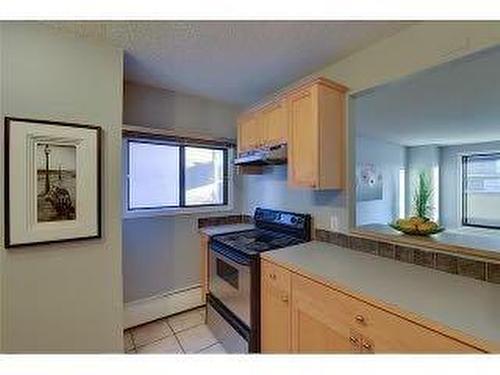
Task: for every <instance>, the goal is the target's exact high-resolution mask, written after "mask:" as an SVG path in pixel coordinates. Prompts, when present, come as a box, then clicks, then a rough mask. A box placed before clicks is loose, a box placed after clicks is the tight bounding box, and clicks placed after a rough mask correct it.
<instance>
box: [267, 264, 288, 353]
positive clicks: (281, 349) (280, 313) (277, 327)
mask: <svg viewBox="0 0 500 375" xmlns="http://www.w3.org/2000/svg"><path fill="white" fill-rule="evenodd" d="M290 277H291V273H290V272H288V271H287V270H286V269H284V268H281V267H278V266H275V265H274V264H272V263H269V262H265V261H264V262H262V266H261V296H262V297H261V351H262V352H263V353H290V351H291V346H290V287H291V284H290V283H291V278H290Z"/></svg>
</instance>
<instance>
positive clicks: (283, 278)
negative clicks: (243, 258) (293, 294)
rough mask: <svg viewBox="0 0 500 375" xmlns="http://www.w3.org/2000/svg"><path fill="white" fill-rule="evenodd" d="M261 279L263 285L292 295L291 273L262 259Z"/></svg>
mask: <svg viewBox="0 0 500 375" xmlns="http://www.w3.org/2000/svg"><path fill="white" fill-rule="evenodd" d="M261 279H262V283H263V284H267V285H269V286H270V287H272V288H276V289H279V290H282V291H283V292H286V293H290V271H288V270H287V269H285V268H283V267H280V266H277V265H275V264H274V263H271V262H268V261H266V260H264V259H262V262H261Z"/></svg>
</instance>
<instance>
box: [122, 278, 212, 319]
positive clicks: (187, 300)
mask: <svg viewBox="0 0 500 375" xmlns="http://www.w3.org/2000/svg"><path fill="white" fill-rule="evenodd" d="M201 305H203V302H202V298H201V286H199V285H196V286H193V287H190V288H186V289H182V290H177V291H174V292H171V293H164V294H159V295H156V296H152V297H148V298H144V299H140V300H137V301H132V302H127V303H126V304H125V306H124V317H123V326H124V328H130V327H134V326H137V325H140V324H144V323H147V322H151V321H153V320H156V319H160V318H163V317H165V316H168V315H172V314H176V313H179V312H182V311H185V310H189V309H192V308H195V307H198V306H201Z"/></svg>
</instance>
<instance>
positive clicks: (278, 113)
mask: <svg viewBox="0 0 500 375" xmlns="http://www.w3.org/2000/svg"><path fill="white" fill-rule="evenodd" d="M261 114H262V123H263V124H262V126H263V128H264V133H265V134H264V135H265V136H264V142H263V143H264V145H265V146H276V145H279V144H283V143H287V132H288V118H287V117H288V113H287V111H286V100H280V101H276V102H273V103H271V104H269V105H268V106H266V107H264V108H263V109H262V111H261Z"/></svg>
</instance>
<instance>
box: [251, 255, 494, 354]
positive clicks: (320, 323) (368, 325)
mask: <svg viewBox="0 0 500 375" xmlns="http://www.w3.org/2000/svg"><path fill="white" fill-rule="evenodd" d="M261 284H262V288H261V291H262V298H261V300H262V306H261V311H262V319H261V321H262V327H261V328H262V329H261V332H262V337H261V340H262V352H264V353H481V352H484V351H481V350H479V349H477V348H475V347H473V346H470V345H467V344H466V343H463V342H461V341H458V340H456V339H454V338H452V337H449V336H447V335H446V334H444V333H441V332H436V331H434V330H432V329H429V328H427V327H423V326H421V325H419V324H416V323H414V322H411V321H409V320H406V319H404V318H401V317H399V316H397V315H394V314H393V313H390V312H387V311H385V310H383V309H381V308H379V307H376V306H372V305H371V304H368V303H366V302H363V301H361V300H358V299H357V298H354V297H351V296H350V295H347V294H345V293H342V292H340V291H337V290H335V289H333V288H330V287H328V286H326V285H324V284H321V283H319V282H317V281H314V280H312V279H310V278H307V277H304V276H301V275H299V274H296V273H294V272H291V271H289V270H287V269H286V268H283V267H280V266H278V265H275V264H273V263H271V262H268V261H266V260H263V261H262V283H261Z"/></svg>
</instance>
